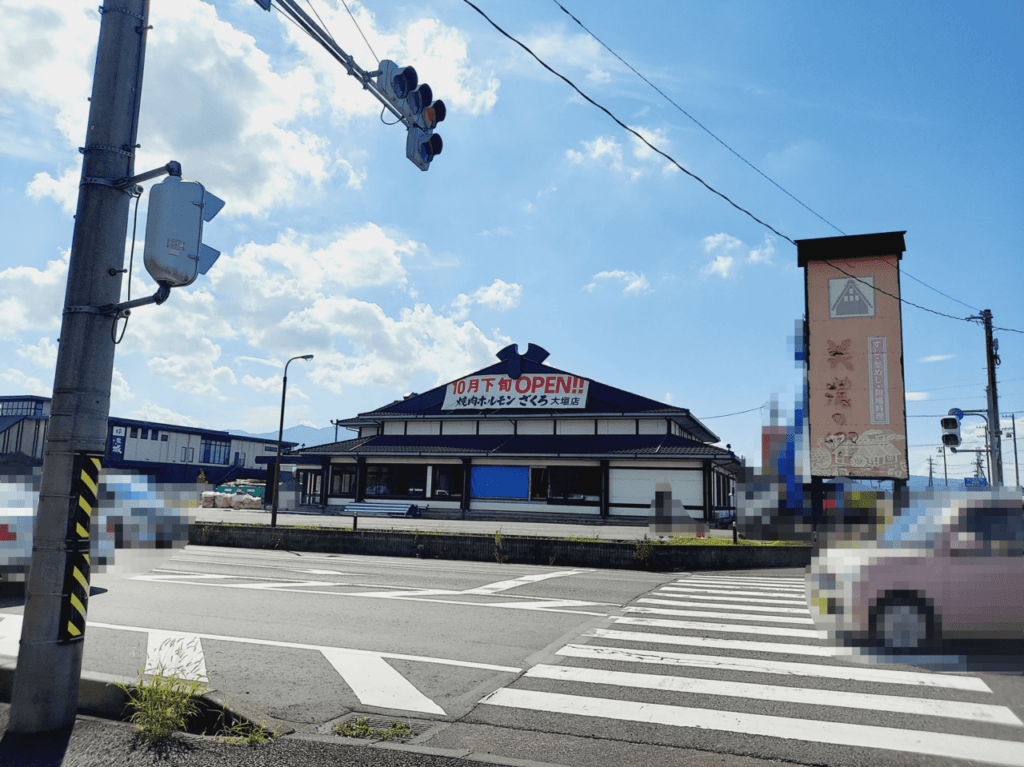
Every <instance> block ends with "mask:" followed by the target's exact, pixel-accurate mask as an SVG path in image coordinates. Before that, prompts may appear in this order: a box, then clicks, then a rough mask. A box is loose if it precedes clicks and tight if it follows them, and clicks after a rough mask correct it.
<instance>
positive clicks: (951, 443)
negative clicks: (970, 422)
mask: <svg viewBox="0 0 1024 767" xmlns="http://www.w3.org/2000/svg"><path fill="white" fill-rule="evenodd" d="M939 424H940V425H941V426H942V444H943V445H945V446H946V447H960V419H959V418H957V417H956V416H955V415H946V416H943V417H942V418H941V419H940V420H939Z"/></svg>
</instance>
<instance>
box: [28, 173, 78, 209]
mask: <svg viewBox="0 0 1024 767" xmlns="http://www.w3.org/2000/svg"><path fill="white" fill-rule="evenodd" d="M81 177H82V169H81V167H77V168H67V169H65V170H64V171H63V172H62V173H61V174H60V178H56V179H55V178H54V177H53V176H51V175H50V174H49V173H46V172H42V173H37V174H36V175H35V176H34V177H33V178H32V180H31V181H29V182H28V184H26V185H25V194H27V195H28V196H29V197H30V198H31V199H33V200H43V199H46V198H47V197H49V198H50V199H52V200H54V201H55V202H57V204H59V205H60V207H61V210H63V211H64V212H65V213H67V214H68V215H72V214H74V212H75V209H76V208H77V207H78V183H79V181H80V180H81Z"/></svg>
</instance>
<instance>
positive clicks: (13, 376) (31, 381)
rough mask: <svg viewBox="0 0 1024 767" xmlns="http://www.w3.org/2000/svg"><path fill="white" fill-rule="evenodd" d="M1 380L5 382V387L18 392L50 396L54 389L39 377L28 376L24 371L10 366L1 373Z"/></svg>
mask: <svg viewBox="0 0 1024 767" xmlns="http://www.w3.org/2000/svg"><path fill="white" fill-rule="evenodd" d="M51 378H52V377H51ZM0 381H2V382H3V384H4V387H3V388H4V389H6V390H7V391H9V392H16V393H18V394H32V395H35V396H37V397H49V396H50V393H51V392H52V391H53V388H52V386H49V385H47V384H44V383H43V382H42V381H40V380H39V379H38V378H32V377H31V376H27V375H25V374H24V373H23V372H22V371H20V370H16V369H15V368H8V369H7V370H5V371H4V372H2V373H0Z"/></svg>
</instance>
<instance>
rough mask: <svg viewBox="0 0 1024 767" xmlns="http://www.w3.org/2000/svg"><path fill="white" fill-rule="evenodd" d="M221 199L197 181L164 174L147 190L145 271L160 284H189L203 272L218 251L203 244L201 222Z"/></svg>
mask: <svg viewBox="0 0 1024 767" xmlns="http://www.w3.org/2000/svg"><path fill="white" fill-rule="evenodd" d="M223 207H224V200H222V199H220V198H219V197H216V196H214V195H212V194H210V193H209V192H207V191H206V190H205V189H204V188H203V185H202V184H200V183H199V182H198V181H183V180H182V179H181V178H180V177H178V176H168V177H167V178H166V179H164V181H163V182H162V183H160V184H154V185H153V187H152V188H151V189H150V190H149V215H148V218H147V221H146V247H145V251H144V263H145V265H146V271H148V272H149V274H150V276H151V277H152V278H153V279H154V280H156V282H157V283H158V284H160V285H167V286H169V287H172V288H178V287H183V286H185V285H191V284H192V283H193V282H194V281H195V279H196V277H197V276H198V275H199V274H206V272H207V271H209V269H210V267H211V266H213V263H214V261H216V260H217V257H218V256H219V255H220V251H217V250H214V249H213V248H211V247H208V246H206V245H203V222H204V221H211V220H212V219H213V217H214V216H216V215H217V214H218V213H220V211H221V209H222V208H223Z"/></svg>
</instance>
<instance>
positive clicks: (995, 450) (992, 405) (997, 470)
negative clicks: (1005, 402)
mask: <svg viewBox="0 0 1024 767" xmlns="http://www.w3.org/2000/svg"><path fill="white" fill-rule="evenodd" d="M968 319H971V320H981V322H982V324H983V325H984V326H985V357H986V360H987V362H988V389H987V390H986V392H985V393H986V396H987V397H988V445H989V454H990V456H991V470H990V477H989V478H990V479H991V481H992V486H993V487H1002V485H1003V450H1002V435H1003V430H1002V429H1001V428H1000V425H999V393H998V391H997V390H996V366H997V365H999V363H1000V362H1001V360H1000V359H999V341H998V340H996V339H994V338H992V312H991V310H989V309H984V310H982V312H981V315H980V316H977V317H968Z"/></svg>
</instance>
